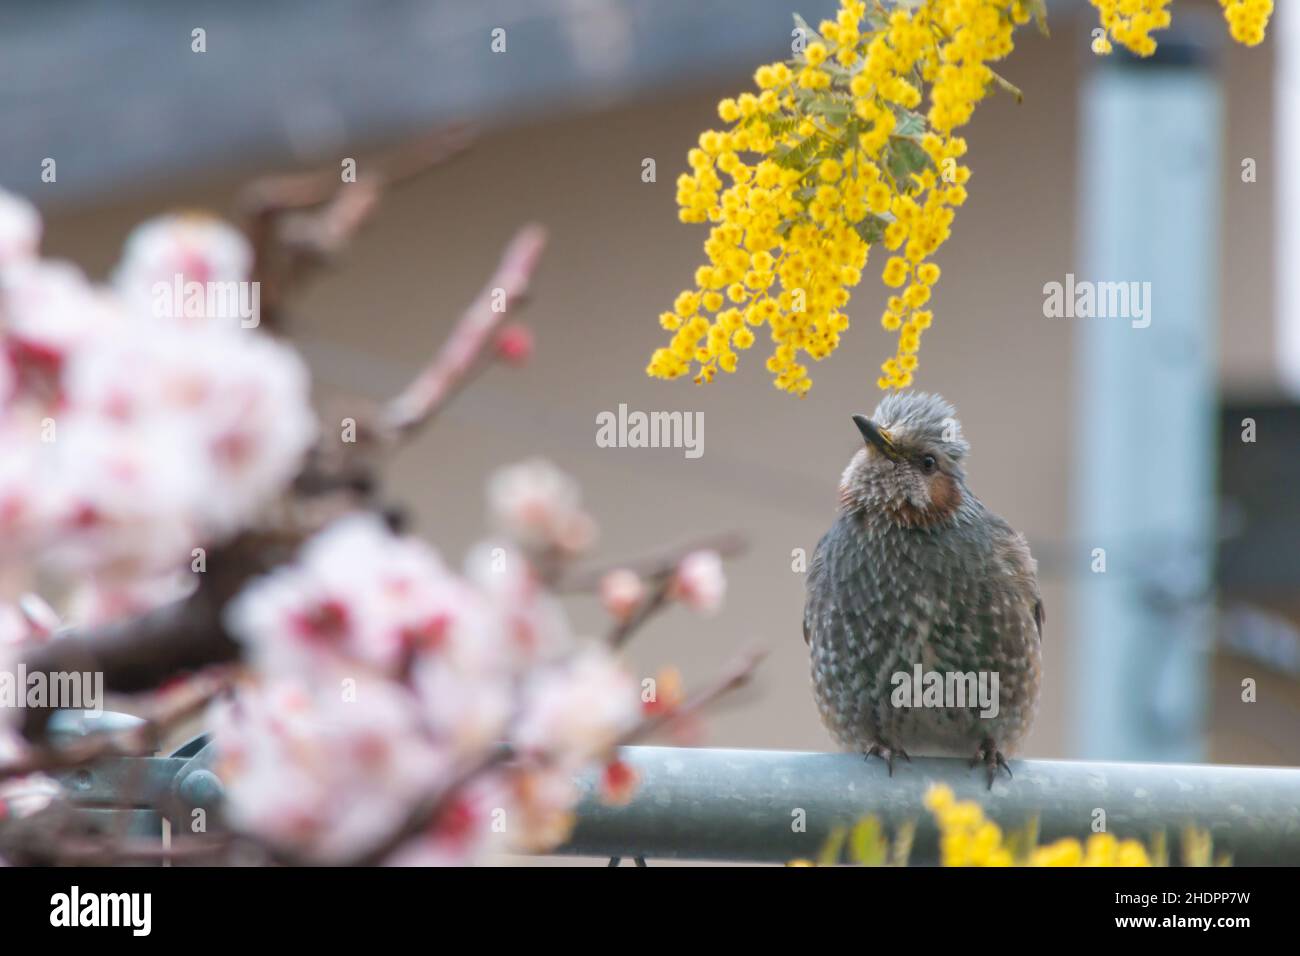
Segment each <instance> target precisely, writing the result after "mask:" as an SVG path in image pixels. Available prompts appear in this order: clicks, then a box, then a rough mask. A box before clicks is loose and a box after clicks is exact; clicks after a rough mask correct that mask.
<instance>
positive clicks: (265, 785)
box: [209, 678, 450, 862]
mask: <svg viewBox="0 0 1300 956" xmlns="http://www.w3.org/2000/svg"><path fill="white" fill-rule="evenodd" d="M346 681H352V683H345V682H346ZM209 721H210V725H211V727H212V730H213V734H214V736H215V737H216V739H217V740H218V741H219V758H218V763H217V772H218V774H219V776H220V777H221V779H222V781H223V782H224V783H225V784H226V803H225V808H224V810H223V813H224V814H225V815H226V817H227V819H228V820H229V821H230V822H231V823H232V824H233V825H234V826H236V827H237V828H239V829H242V830H244V831H246V832H251V833H257V834H259V835H261V836H263V837H265V838H267V839H268V840H270V841H271V842H272V843H274V844H275V845H276V846H277V847H279V848H280V849H282V850H286V851H292V852H295V853H299V854H304V855H306V856H309V857H310V858H311V859H313V860H315V861H319V862H331V861H339V860H343V859H347V858H349V857H350V856H351V855H353V854H356V853H359V852H363V851H365V850H366V849H367V848H368V847H371V846H373V845H374V844H375V843H377V842H378V841H380V840H381V839H382V838H383V837H385V836H386V835H387V834H388V833H389V832H391V831H392V830H394V829H395V828H396V827H398V826H399V825H400V824H401V822H402V820H403V819H404V818H405V816H406V815H407V814H408V813H409V812H410V809H411V807H412V806H413V805H414V804H415V803H416V802H417V801H418V800H419V799H420V798H421V797H423V796H424V795H426V794H427V793H429V792H432V791H433V790H435V789H436V787H437V784H438V782H439V781H440V780H442V779H445V778H446V777H447V775H448V772H449V769H450V767H449V763H448V757H447V754H446V753H444V752H442V751H440V750H439V748H438V747H436V746H435V745H434V744H433V743H432V742H431V741H430V740H429V738H428V737H427V736H426V735H425V734H423V733H422V732H421V721H420V714H419V707H418V705H417V703H416V701H415V698H414V697H413V696H412V695H411V694H410V693H408V692H407V691H406V690H405V689H404V688H402V687H401V686H399V685H397V684H395V683H392V682H390V681H386V680H375V679H368V678H359V679H357V678H341V679H340V680H339V681H337V682H333V683H327V682H324V681H307V680H294V679H292V678H287V679H285V680H279V681H269V682H265V683H263V684H262V685H260V686H258V687H256V688H250V689H246V690H244V691H242V692H240V693H239V694H237V695H236V696H235V697H234V698H233V699H230V700H224V701H221V702H219V703H218V704H217V705H215V706H214V707H213V708H212V709H211V710H210V711H209Z"/></svg>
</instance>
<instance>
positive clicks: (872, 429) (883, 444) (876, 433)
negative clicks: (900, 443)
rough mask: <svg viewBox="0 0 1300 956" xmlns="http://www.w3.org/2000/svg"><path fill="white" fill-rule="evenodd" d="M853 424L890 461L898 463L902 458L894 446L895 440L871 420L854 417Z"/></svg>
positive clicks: (859, 416)
mask: <svg viewBox="0 0 1300 956" xmlns="http://www.w3.org/2000/svg"><path fill="white" fill-rule="evenodd" d="M853 424H855V425H857V426H858V431H860V432H862V437H863V438H865V439H866V440H867V442H868V443H869V444H871V445H872V446H873V447H874V448H875V449H876V451H878V452H880V453H881V454H882V455H884V456H885V457H886V458H888V459H889V460H890V461H898V460H899V459H900V458H901V457H902V455H900V454H899V452H898V449H897V448H896V447H895V446H894V441H893V439H891V438H890V437H889V433H888V432H886V431H883V430H882V429H880V428H879V427H877V426H876V423H875V422H873V421H872V420H871V419H869V418H867V417H866V416H865V415H854V416H853Z"/></svg>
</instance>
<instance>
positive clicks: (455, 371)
mask: <svg viewBox="0 0 1300 956" xmlns="http://www.w3.org/2000/svg"><path fill="white" fill-rule="evenodd" d="M545 248H546V230H545V229H543V228H542V227H541V226H539V225H536V224H533V225H528V226H525V227H524V228H522V229H520V230H519V231H518V232H517V233H515V236H514V238H513V239H511V240H510V244H509V245H508V246H506V250H505V253H504V254H503V255H502V257H501V264H500V265H499V266H497V270H496V272H495V273H494V274H493V275H492V278H491V279H489V280H488V284H487V285H486V286H484V287H483V290H482V291H481V292H480V293H479V295H478V297H477V298H476V299H475V300H474V301H473V302H472V303H471V304H470V306H469V308H468V309H466V310H465V312H464V314H463V315H462V316H461V318H460V321H459V322H457V324H456V327H455V328H454V329H453V330H452V333H451V335H450V336H449V337H448V339H447V341H446V343H445V344H444V345H443V346H442V348H441V349H440V350H439V351H438V353H437V355H435V356H434V358H433V361H432V362H430V363H429V365H428V366H426V367H425V369H424V370H423V371H422V372H421V373H420V374H419V375H418V376H417V377H416V378H415V380H414V381H412V382H411V383H410V384H409V385H408V386H407V387H406V388H405V389H404V390H403V391H402V393H401V394H400V395H398V396H397V397H396V398H395V399H393V400H392V401H391V402H390V403H389V404H388V407H387V408H386V409H385V410H384V413H383V417H382V421H381V422H380V426H381V428H382V430H383V431H384V432H385V433H386V434H387V435H388V436H389V437H391V438H406V437H409V436H410V435H411V434H412V433H414V432H415V431H417V430H418V429H419V428H421V427H423V426H425V425H427V424H428V423H429V422H430V421H432V420H433V419H434V418H435V417H436V416H437V415H438V413H439V412H440V411H441V410H442V409H443V408H444V407H445V406H446V404H447V402H448V401H449V400H450V399H451V398H452V396H454V395H455V394H456V393H457V392H458V391H459V390H460V389H461V388H463V387H464V385H465V384H466V382H468V381H469V380H470V377H471V374H472V373H473V372H474V371H475V369H476V368H479V367H481V366H479V365H478V360H479V358H480V357H481V356H482V355H483V353H484V351H485V349H486V348H487V347H488V346H489V345H491V343H492V340H493V335H494V334H495V333H496V331H497V330H498V328H499V327H500V325H501V323H502V322H503V321H504V320H505V318H506V316H507V315H508V314H509V313H510V312H511V311H512V310H513V309H515V308H517V307H518V306H520V305H522V304H523V303H524V301H525V296H526V295H527V293H528V286H529V283H530V282H531V281H532V277H533V272H534V271H535V270H536V268H537V263H538V260H539V259H540V258H541V255H542V251H543V250H544V249H545ZM498 299H504V302H503V306H504V307H503V308H501V309H499V310H498V309H495V308H494V307H493V306H494V303H495V302H496V300H498Z"/></svg>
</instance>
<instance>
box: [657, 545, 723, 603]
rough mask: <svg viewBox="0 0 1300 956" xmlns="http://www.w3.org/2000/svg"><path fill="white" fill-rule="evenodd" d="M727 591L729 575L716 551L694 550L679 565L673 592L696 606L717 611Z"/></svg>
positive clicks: (685, 601)
mask: <svg viewBox="0 0 1300 956" xmlns="http://www.w3.org/2000/svg"><path fill="white" fill-rule="evenodd" d="M726 591H727V578H726V575H725V574H724V573H723V570H722V558H721V557H719V556H718V553H717V552H716V551H693V552H691V553H690V554H688V555H687V556H686V557H684V558H682V560H681V562H680V563H679V564H678V565H677V571H676V573H675V575H674V577H673V583H672V588H671V593H672V596H673V597H674V598H676V599H677V600H679V601H681V602H682V603H683V604H685V605H686V606H687V607H689V608H691V609H692V610H695V611H699V612H701V613H704V614H713V613H714V612H716V611H717V610H718V608H720V607H721V606H722V598H723V596H724V595H725V594H726Z"/></svg>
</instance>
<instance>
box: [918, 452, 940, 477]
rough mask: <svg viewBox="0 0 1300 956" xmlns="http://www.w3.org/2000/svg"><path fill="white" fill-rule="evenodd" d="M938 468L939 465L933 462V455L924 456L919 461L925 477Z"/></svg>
mask: <svg viewBox="0 0 1300 956" xmlns="http://www.w3.org/2000/svg"><path fill="white" fill-rule="evenodd" d="M938 467H939V463H938V462H937V461H935V460H934V455H926V456H925V457H924V458H922V459H921V470H922V471H924V472H925V473H926V474H927V475H930V474H933V473H934V470H935V469H936V468H938Z"/></svg>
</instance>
